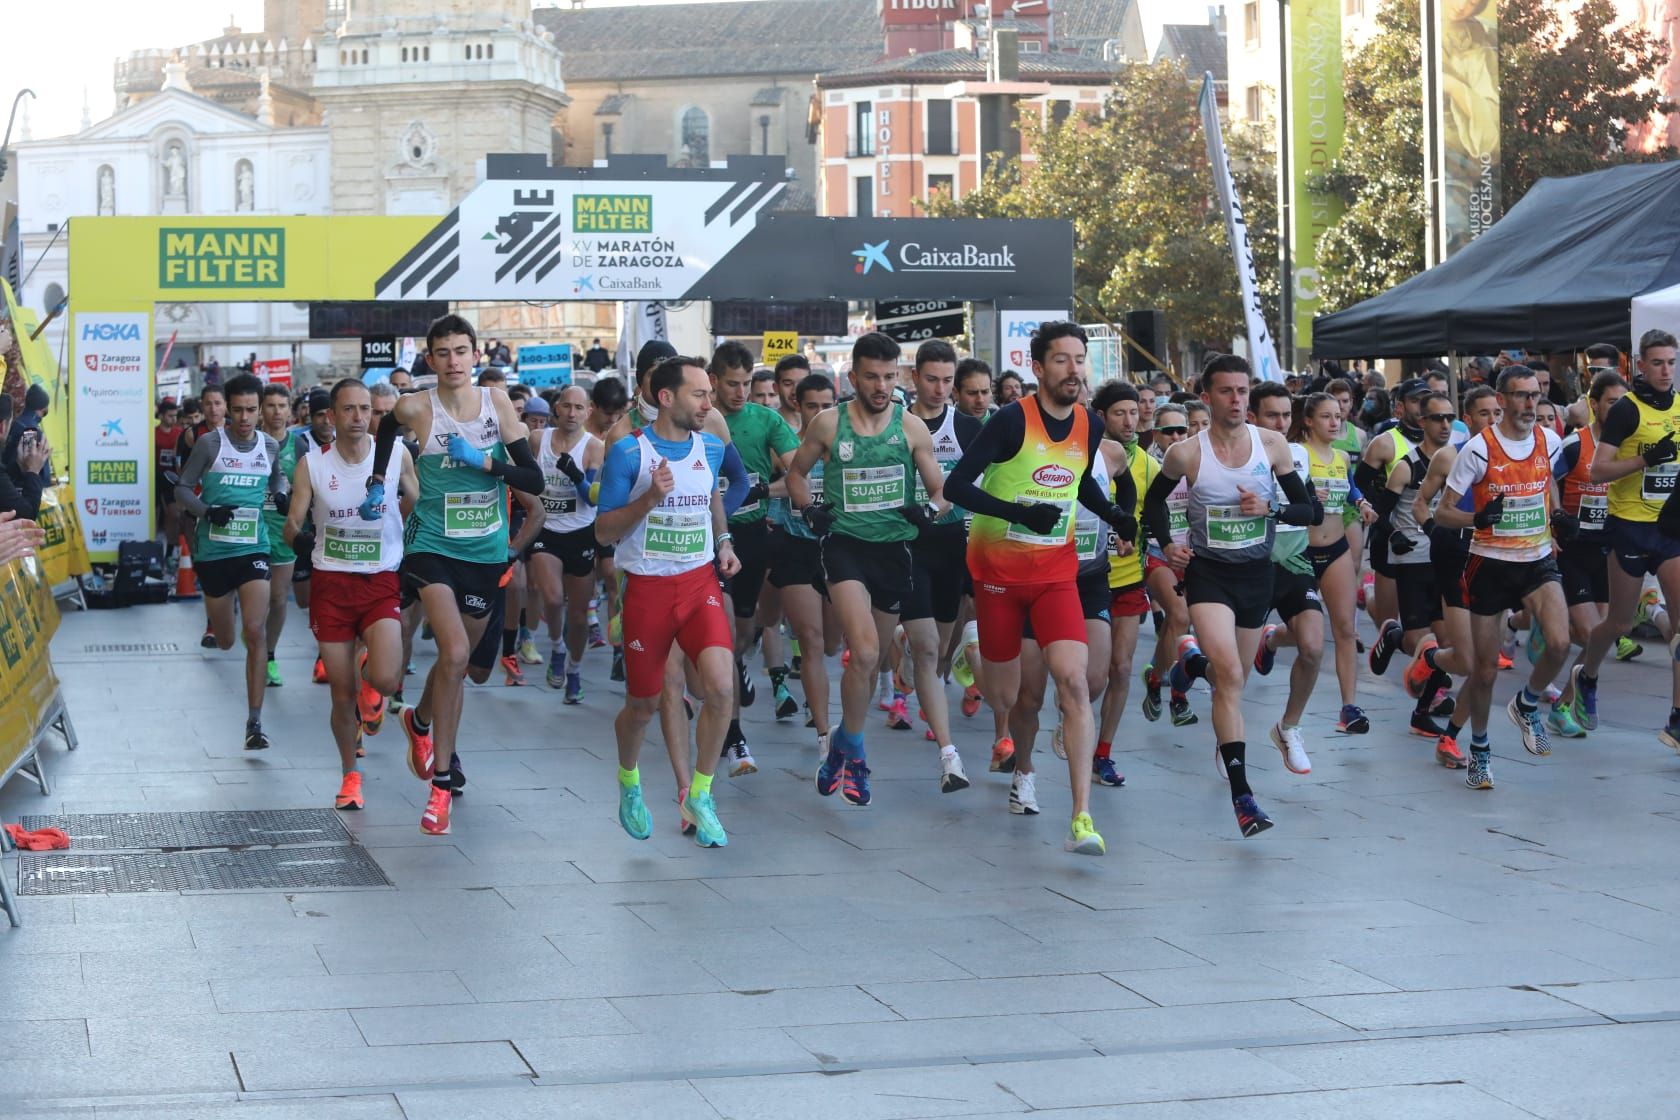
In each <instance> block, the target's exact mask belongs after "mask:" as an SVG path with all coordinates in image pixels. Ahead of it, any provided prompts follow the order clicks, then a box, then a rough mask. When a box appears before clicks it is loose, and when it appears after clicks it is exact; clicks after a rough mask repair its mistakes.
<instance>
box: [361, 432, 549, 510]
mask: <svg viewBox="0 0 1680 1120" xmlns="http://www.w3.org/2000/svg"><path fill="white" fill-rule="evenodd" d="M379 426H380V428H381V429H383V428H384V427H385V425H384V423H383V422H381V423H380V425H379ZM507 450H508V458H509V459H510V460H511V462H507V463H504V462H502V461H501V460H500V459H491V460H490V461H489V462H488V463H486V464H485V466H486V467H488V468H489V473H490V474H492V475H494V476H495V477H497V478H499V479H501V480H502V481H503V482H505V483H507V484H508V485H509V486H511V487H512V488H513V489H515V490H518V491H519V492H520V493H522V494H541V493H542V492H543V490H544V489H545V488H546V487H547V485H548V480H547V479H545V478H544V477H543V472H542V466H541V465H540V464H538V462H537V457H536V456H535V455H532V454H531V441H530V440H529V439H527V438H526V437H524V436H520V437H519V438H518V439H516V440H514V441H513V442H512V443H510V444H508V445H507Z"/></svg>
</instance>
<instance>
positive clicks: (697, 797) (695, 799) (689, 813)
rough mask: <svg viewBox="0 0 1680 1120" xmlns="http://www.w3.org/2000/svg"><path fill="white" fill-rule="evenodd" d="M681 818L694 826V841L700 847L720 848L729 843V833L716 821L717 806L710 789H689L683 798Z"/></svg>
mask: <svg viewBox="0 0 1680 1120" xmlns="http://www.w3.org/2000/svg"><path fill="white" fill-rule="evenodd" d="M682 818H683V820H685V821H687V822H688V823H689V824H691V825H693V826H694V842H695V843H696V844H698V845H700V846H701V847H702V848H722V847H725V846H726V845H728V843H729V834H728V833H727V832H725V831H724V830H723V825H721V824H719V823H718V818H717V806H716V805H714V804H713V803H712V795H711V792H710V791H707V792H706V793H695V792H694V791H693V790H689V793H688V796H687V797H686V798H684V799H683V803H682Z"/></svg>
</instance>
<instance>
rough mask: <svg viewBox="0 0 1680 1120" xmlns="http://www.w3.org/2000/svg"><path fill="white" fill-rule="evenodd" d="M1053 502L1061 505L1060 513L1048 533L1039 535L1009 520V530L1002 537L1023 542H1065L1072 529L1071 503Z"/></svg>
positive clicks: (1040, 543) (1053, 543)
mask: <svg viewBox="0 0 1680 1120" xmlns="http://www.w3.org/2000/svg"><path fill="white" fill-rule="evenodd" d="M1055 504H1056V505H1059V506H1061V507H1062V515H1061V516H1060V517H1058V518H1056V524H1055V526H1054V527H1053V528H1052V529H1051V530H1050V532H1049V533H1047V534H1045V535H1044V536H1042V537H1041V536H1039V535H1038V534H1037V533H1034V532H1033V531H1032V530H1031V529H1028V528H1027V527H1026V526H1025V525H1016V524H1015V523H1013V522H1011V523H1010V525H1009V531H1008V532H1006V533H1004V537H1005V538H1007V539H1008V540H1012V541H1021V542H1022V543H1024V544H1038V545H1058V544H1066V543H1067V541H1068V535H1069V533H1071V532H1072V530H1073V503H1072V502H1057V503H1055Z"/></svg>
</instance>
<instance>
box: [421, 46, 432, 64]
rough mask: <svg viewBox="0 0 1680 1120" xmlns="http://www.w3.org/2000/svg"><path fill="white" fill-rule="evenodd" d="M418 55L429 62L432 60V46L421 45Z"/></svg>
mask: <svg viewBox="0 0 1680 1120" xmlns="http://www.w3.org/2000/svg"><path fill="white" fill-rule="evenodd" d="M420 56H421V58H423V59H424V60H425V61H427V62H430V61H431V60H432V48H431V47H421V48H420Z"/></svg>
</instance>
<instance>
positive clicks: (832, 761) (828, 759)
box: [817, 735, 846, 797]
mask: <svg viewBox="0 0 1680 1120" xmlns="http://www.w3.org/2000/svg"><path fill="white" fill-rule="evenodd" d="M838 738H839V737H838V736H830V738H829V741H828V753H826V754H824V755H823V760H822V765H821V766H819V767H817V792H818V793H820V794H822V795H823V796H824V797H832V796H834V791H835V790H837V789H839V788H840V772H841V771H842V770H844V769H845V768H846V752H845V749H844V748H842V747H840V746H838V745H837V740H838ZM817 745H818V746H819V747H820V746H822V745H823V737H822V736H821V735H818V736H817Z"/></svg>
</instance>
